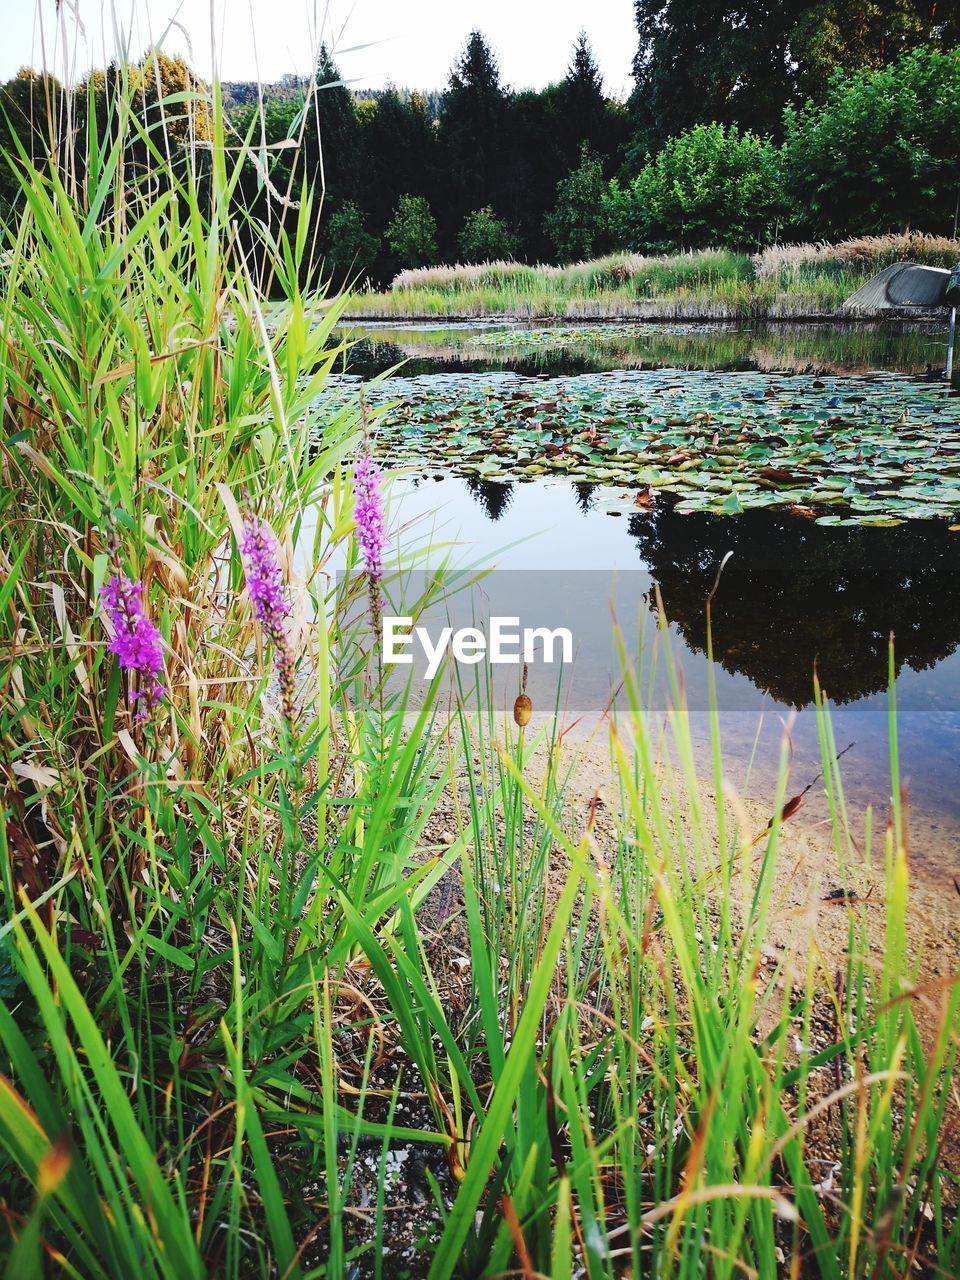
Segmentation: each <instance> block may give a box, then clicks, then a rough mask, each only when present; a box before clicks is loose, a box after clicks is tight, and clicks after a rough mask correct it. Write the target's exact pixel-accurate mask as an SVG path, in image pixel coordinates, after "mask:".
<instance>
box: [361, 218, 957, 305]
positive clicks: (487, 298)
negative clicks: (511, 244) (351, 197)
mask: <svg viewBox="0 0 960 1280" xmlns="http://www.w3.org/2000/svg"><path fill="white" fill-rule="evenodd" d="M958 259H960V242H956V241H950V240H945V239H941V238H938V237H935V236H922V235H901V236H880V237H873V238H867V239H862V240H848V241H844V242H842V243H840V244H836V245H828V244H809V245H783V246H780V245H777V246H772V247H771V248H768V249H765V250H763V252H762V253H759V254H755V255H753V256H750V255H747V254H737V253H732V252H730V251H728V250H719V249H708V250H702V251H698V252H691V253H681V254H675V255H672V256H662V257H643V256H641V255H637V254H612V255H610V256H609V257H606V258H598V259H596V260H595V261H592V262H580V263H574V264H572V265H570V266H567V267H551V266H528V265H526V264H523V263H516V262H491V263H482V264H479V265H475V266H453V267H422V268H420V269H418V270H412V271H404V272H401V274H400V275H398V276H397V277H396V278H395V279H394V281H393V283H392V284H391V286H390V288H389V290H387V291H386V292H383V293H374V292H367V293H358V294H356V295H354V296H353V297H351V298H350V300H349V303H348V314H349V315H351V316H367V317H371V318H372V317H377V318H389V317H397V318H403V317H405V318H409V319H414V318H419V319H428V318H433V317H436V316H450V317H454V316H457V317H461V318H463V317H466V318H474V317H481V316H497V315H502V316H511V317H513V316H515V317H518V318H521V319H528V320H533V319H553V318H558V317H563V318H567V319H575V320H589V319H625V318H637V319H664V320H741V319H742V320H746V319H771V320H773V319H783V320H791V319H792V320H796V319H804V318H815V317H825V316H834V315H835V314H836V313H837V311H838V310H839V308H840V306H841V304H842V303H843V301H844V299H845V298H847V297H849V296H850V294H851V293H853V292H854V291H855V290H856V289H858V288H859V287H860V286H861V285H862V284H863V283H865V281H866V280H868V279H869V278H870V277H871V276H872V275H874V274H875V273H876V272H877V271H879V270H881V268H883V267H885V266H888V265H890V264H891V263H892V262H899V261H902V260H911V261H915V262H925V263H929V264H931V265H934V266H952V265H953V264H954V263H955V262H957V261H958ZM887 314H889V313H887Z"/></svg>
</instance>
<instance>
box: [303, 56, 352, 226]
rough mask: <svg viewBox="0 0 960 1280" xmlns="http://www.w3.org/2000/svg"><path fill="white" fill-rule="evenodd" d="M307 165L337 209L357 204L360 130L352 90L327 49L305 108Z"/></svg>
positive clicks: (308, 173) (308, 175)
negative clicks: (344, 81) (350, 202)
mask: <svg viewBox="0 0 960 1280" xmlns="http://www.w3.org/2000/svg"><path fill="white" fill-rule="evenodd" d="M304 111H305V112H306V119H305V121H304V129H303V165H304V171H305V176H306V178H307V180H308V181H309V182H311V183H313V184H314V186H315V187H316V188H317V189H318V190H320V189H322V190H323V191H324V192H325V194H326V196H327V198H328V199H329V201H330V203H331V204H332V205H333V206H334V207H339V206H341V205H344V204H346V203H347V202H348V201H349V200H355V199H356V198H357V196H358V194H359V185H360V173H361V171H362V163H361V153H360V126H359V124H358V122H357V114H356V111H355V109H354V105H353V98H352V96H351V94H350V90H349V89H348V88H347V87H346V85H345V84H344V83H343V81H342V79H341V76H340V72H339V71H338V69H337V65H336V63H335V62H334V61H333V58H332V57H331V56H330V51H329V50H328V49H327V47H326V45H322V46H321V48H320V52H319V54H318V55H317V65H316V68H315V71H314V82H313V85H312V86H311V89H310V91H309V93H308V95H307V99H306V102H305V104H304Z"/></svg>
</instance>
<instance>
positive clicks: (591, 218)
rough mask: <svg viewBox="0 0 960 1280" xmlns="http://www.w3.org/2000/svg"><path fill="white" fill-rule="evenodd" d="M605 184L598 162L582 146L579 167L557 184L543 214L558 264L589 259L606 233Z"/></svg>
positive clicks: (587, 148) (585, 147)
mask: <svg viewBox="0 0 960 1280" xmlns="http://www.w3.org/2000/svg"><path fill="white" fill-rule="evenodd" d="M604 190H605V184H604V180H603V168H602V166H601V164H600V161H599V160H598V159H597V157H596V156H595V155H594V154H593V152H592V151H591V150H590V149H589V147H587V146H586V144H584V146H583V148H582V149H581V152H580V164H579V165H578V167H577V168H576V169H574V170H573V171H572V172H571V173H569V174H568V175H567V177H565V178H563V179H562V180H561V181H560V182H559V183H558V184H557V199H556V204H555V205H554V207H553V210H552V212H550V213H549V214H547V218H546V230H547V235H548V236H549V237H550V241H551V243H552V245H553V247H554V250H555V251H556V254H557V257H558V258H559V260H560V261H561V262H572V261H575V260H576V259H578V258H589V257H590V256H591V254H593V253H595V252H596V251H597V250H598V249H599V248H600V246H601V242H602V241H603V240H604V238H605V234H606V215H605V212H604V206H603V196H604Z"/></svg>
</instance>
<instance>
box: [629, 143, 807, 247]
mask: <svg viewBox="0 0 960 1280" xmlns="http://www.w3.org/2000/svg"><path fill="white" fill-rule="evenodd" d="M604 207H605V209H606V212H607V217H608V219H609V223H610V227H611V234H612V237H613V239H614V242H615V243H617V244H618V245H620V246H622V247H625V248H630V249H634V250H640V249H643V248H647V247H649V246H651V245H665V246H669V247H672V248H685V249H696V248H705V247H706V246H707V245H711V244H717V245H726V246H730V247H731V248H734V247H740V248H743V247H750V246H756V245H759V244H766V243H768V242H769V241H770V240H771V239H773V238H774V237H775V235H776V231H777V227H778V226H779V225H780V224H781V222H782V220H783V218H784V215H785V214H786V213H787V208H786V204H785V201H784V197H783V183H782V177H781V173H780V156H779V152H778V150H777V148H776V147H775V146H774V145H773V144H772V143H771V142H769V141H767V140H766V139H763V138H758V137H757V136H756V135H754V134H752V133H741V132H740V130H739V129H737V128H736V127H735V126H731V127H729V128H725V127H724V126H723V125H720V124H709V125H697V126H696V127H695V128H693V129H691V130H690V131H689V132H688V133H683V134H680V135H679V136H678V137H676V138H671V139H670V141H669V142H667V143H666V144H665V146H664V147H663V149H662V150H661V151H659V152H658V153H657V155H656V156H654V157H652V158H650V157H648V159H647V163H646V165H645V166H644V167H643V169H641V171H640V173H639V174H638V176H637V177H636V178H635V179H634V180H633V181H632V182H631V183H630V184H629V185H628V186H625V187H622V186H621V185H620V184H619V183H618V182H617V181H614V182H612V183H611V184H610V187H609V189H608V191H607V192H606V193H605V195H604Z"/></svg>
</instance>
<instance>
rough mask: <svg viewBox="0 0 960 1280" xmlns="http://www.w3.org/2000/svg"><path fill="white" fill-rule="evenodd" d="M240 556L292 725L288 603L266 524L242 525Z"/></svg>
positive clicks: (292, 667)
mask: <svg viewBox="0 0 960 1280" xmlns="http://www.w3.org/2000/svg"><path fill="white" fill-rule="evenodd" d="M240 559H241V561H242V563H243V571H244V574H245V576H246V579H247V591H248V592H249V594H250V601H251V603H252V605H253V615H254V617H255V618H256V619H257V621H258V622H259V623H260V625H261V627H263V633H264V635H265V636H266V638H267V642H268V643H269V644H270V645H272V646H273V651H274V659H275V661H276V665H277V681H278V683H279V685H280V697H281V702H282V706H283V714H284V716H285V717H286V719H287V721H288V722H289V723H291V724H292V723H293V719H294V711H295V704H294V693H295V689H296V675H295V665H296V664H295V660H294V656H293V649H292V647H291V645H290V637H289V636H288V634H287V619H288V618H289V616H290V603H289V600H288V599H287V591H286V586H285V584H284V580H283V570H282V569H281V568H280V559H279V550H278V547H277V540H276V538H275V537H274V535H273V533H272V531H271V530H270V529H269V528H268V526H267V525H265V524H262V523H261V522H259V521H255V520H249V521H247V522H246V523H245V524H244V526H243V537H242V538H241V540H240Z"/></svg>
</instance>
